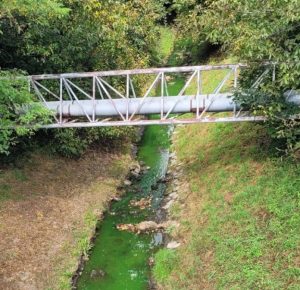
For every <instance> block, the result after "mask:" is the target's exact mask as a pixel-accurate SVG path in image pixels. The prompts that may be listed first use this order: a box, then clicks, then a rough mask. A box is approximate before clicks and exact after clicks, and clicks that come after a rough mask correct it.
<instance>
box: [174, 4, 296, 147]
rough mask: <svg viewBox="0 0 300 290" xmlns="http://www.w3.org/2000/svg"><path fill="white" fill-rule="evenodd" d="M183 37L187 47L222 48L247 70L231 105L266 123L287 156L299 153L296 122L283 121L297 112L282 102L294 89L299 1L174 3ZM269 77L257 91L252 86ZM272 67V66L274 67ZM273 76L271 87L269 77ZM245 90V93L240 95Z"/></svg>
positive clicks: (270, 78)
mask: <svg viewBox="0 0 300 290" xmlns="http://www.w3.org/2000/svg"><path fill="white" fill-rule="evenodd" d="M173 2H174V6H173V7H174V8H175V9H177V11H178V13H179V17H178V20H177V23H178V26H179V28H180V31H181V32H182V35H184V37H185V38H186V35H187V36H188V37H187V38H188V39H190V42H192V43H201V42H203V41H208V42H210V43H212V44H214V45H217V46H221V47H222V49H223V50H224V51H226V53H230V54H232V55H233V56H234V57H235V58H236V59H237V61H239V62H246V63H248V64H249V65H250V69H248V70H247V71H245V72H244V73H243V74H242V81H241V89H242V90H241V92H238V93H237V96H236V99H237V100H238V101H240V102H241V103H242V104H243V105H244V106H247V107H248V108H249V109H250V110H252V111H253V112H254V113H255V114H260V115H266V116H267V117H269V120H270V122H268V124H267V125H268V126H269V129H270V130H269V132H270V133H271V135H272V136H273V137H276V138H278V139H280V140H282V141H284V142H285V145H286V147H285V148H286V150H287V152H288V153H296V152H297V151H298V149H299V141H300V139H299V121H297V120H288V117H289V116H290V115H295V114H297V113H299V112H298V110H295V108H291V107H290V106H288V105H287V104H286V102H285V97H284V93H285V92H287V91H289V90H291V89H294V90H296V89H299V85H300V83H299V75H300V72H299V67H300V66H299V65H300V58H299V53H300V45H299V23H300V16H299V13H298V11H299V9H300V4H299V1H275V0H274V1H273V0H270V1H267V2H266V1H259V0H254V1H229V0H203V1H199V0H174V1H173ZM266 61H267V62H271V65H270V67H269V69H270V71H271V73H269V74H268V76H267V77H265V78H264V80H263V82H262V84H261V85H260V86H258V87H257V88H253V89H251V90H249V88H250V87H251V85H252V84H253V82H254V80H255V79H257V77H258V76H259V75H261V73H262V72H263V71H264V70H265V69H266V68H268V67H267V66H262V63H264V62H266ZM273 64H275V66H273ZM273 70H274V73H275V76H276V78H275V81H274V80H273V78H272V71H273ZM246 88H248V90H245V89H246Z"/></svg>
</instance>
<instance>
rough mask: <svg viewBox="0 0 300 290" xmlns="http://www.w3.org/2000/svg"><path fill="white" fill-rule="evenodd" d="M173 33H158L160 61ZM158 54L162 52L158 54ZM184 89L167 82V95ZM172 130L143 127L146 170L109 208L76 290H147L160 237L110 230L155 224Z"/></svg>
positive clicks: (168, 49)
mask: <svg viewBox="0 0 300 290" xmlns="http://www.w3.org/2000/svg"><path fill="white" fill-rule="evenodd" d="M173 45H174V35H173V31H172V30H170V29H167V28H164V29H163V30H162V39H161V45H160V46H159V47H160V49H162V51H164V54H165V56H164V58H167V57H169V56H170V54H171V53H172V51H173ZM163 48H164V49H163ZM183 84H184V79H183V78H178V77H177V76H173V77H172V82H169V94H170V95H176V94H178V92H179V91H180V90H181V88H182V86H183ZM171 131H172V128H171V127H166V126H148V127H146V128H145V131H144V134H143V137H142V140H141V143H140V144H139V150H138V156H137V158H138V160H139V161H140V162H143V163H144V164H145V165H146V166H149V167H150V170H149V171H147V172H146V173H145V174H143V175H142V177H141V179H140V180H139V181H136V182H134V183H133V185H132V186H131V187H130V188H129V190H128V191H127V192H126V194H125V195H124V196H123V198H122V200H120V201H118V202H114V203H113V204H112V205H111V208H110V210H109V211H108V212H107V214H106V215H105V217H104V220H103V221H102V222H101V226H100V228H99V230H98V232H97V236H96V239H95V244H94V247H93V249H92V252H91V255H90V258H89V260H88V262H87V263H86V265H85V267H84V271H83V273H82V275H81V276H80V278H79V280H78V283H77V288H78V289H79V290H83V289H87V290H93V289H95V290H96V289H97V290H146V289H147V288H148V286H149V280H150V276H151V269H150V266H149V264H148V261H149V258H150V257H151V256H152V255H153V254H154V252H155V251H156V250H157V249H158V247H159V246H160V245H161V244H162V242H163V235H162V233H153V234H140V235H137V234H133V233H130V232H121V231H118V230H117V229H116V225H117V224H127V223H132V224H134V223H139V222H141V221H145V220H155V219H157V218H160V217H159V215H160V214H161V210H160V209H159V206H160V203H161V201H162V199H163V194H164V191H165V189H166V185H165V183H162V182H159V181H160V180H161V179H162V178H163V177H164V175H165V174H166V171H167V166H168V160H169V145H170V134H171ZM147 196H152V204H151V207H150V208H148V209H144V210H140V209H138V208H134V207H132V206H130V201H131V200H139V199H141V198H143V197H147ZM93 270H96V271H99V270H101V271H104V272H105V274H104V276H103V277H94V278H92V277H91V273H92V271H93Z"/></svg>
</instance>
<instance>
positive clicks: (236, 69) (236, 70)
mask: <svg viewBox="0 0 300 290" xmlns="http://www.w3.org/2000/svg"><path fill="white" fill-rule="evenodd" d="M237 85H238V66H236V67H235V68H234V83H233V88H234V90H236V89H237ZM233 115H234V117H236V103H235V102H234V105H233Z"/></svg>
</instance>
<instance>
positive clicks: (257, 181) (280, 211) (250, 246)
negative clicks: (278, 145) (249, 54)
mask: <svg viewBox="0 0 300 290" xmlns="http://www.w3.org/2000/svg"><path fill="white" fill-rule="evenodd" d="M203 136H205V138H203ZM174 139H175V142H174V150H175V151H176V152H177V154H178V158H179V162H180V163H182V164H183V165H182V169H183V171H184V173H185V174H184V177H183V178H182V179H181V180H180V182H181V185H180V191H179V193H180V200H181V201H182V202H184V204H185V205H186V206H185V207H180V206H177V205H176V210H175V211H172V212H173V214H174V218H177V219H178V220H180V223H181V227H180V230H179V232H177V233H175V236H176V237H177V238H181V239H184V241H185V243H184V246H183V247H182V248H180V249H179V250H178V252H176V257H174V253H173V252H171V251H170V250H162V252H159V253H158V254H157V259H156V262H157V264H156V266H155V268H154V275H155V277H156V279H157V280H158V281H159V282H160V283H161V285H162V288H163V289H172V290H176V289H241V288H242V289H297V287H298V285H299V281H300V280H299V279H300V272H299V264H298V262H297V261H298V259H299V239H300V235H299V233H300V228H299V225H300V215H299V212H300V211H299V210H300V209H299V194H298V192H299V186H300V183H299V178H298V177H297V176H298V175H299V168H298V166H297V165H295V164H292V163H289V162H284V163H283V162H280V161H278V160H276V159H273V158H272V156H271V155H270V153H269V151H268V149H266V143H269V140H268V139H267V138H266V137H265V130H264V129H263V127H262V126H261V125H253V124H213V125H203V126H201V127H199V126H198V125H193V126H189V127H184V128H178V130H177V135H176V137H175V138H174ZM262 144H263V146H262ZM262 148H264V149H262ZM169 256H170V257H171V261H172V262H171V263H169V262H168V261H166V259H165V257H169ZM168 259H169V258H168ZM168 259H167V260H168Z"/></svg>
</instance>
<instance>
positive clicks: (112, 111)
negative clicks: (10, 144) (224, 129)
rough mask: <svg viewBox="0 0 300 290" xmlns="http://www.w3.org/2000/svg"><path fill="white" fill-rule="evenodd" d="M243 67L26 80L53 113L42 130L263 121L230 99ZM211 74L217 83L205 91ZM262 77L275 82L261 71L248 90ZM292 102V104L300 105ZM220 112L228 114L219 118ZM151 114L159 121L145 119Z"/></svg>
mask: <svg viewBox="0 0 300 290" xmlns="http://www.w3.org/2000/svg"><path fill="white" fill-rule="evenodd" d="M246 67H247V66H246V65H243V64H234V65H202V66H184V67H169V68H150V69H133V70H117V71H100V72H89V73H65V74H49V75H33V76H29V77H28V79H29V83H30V90H31V92H32V93H34V94H35V95H36V96H37V98H38V99H39V100H40V102H41V103H42V104H43V105H44V106H45V107H46V108H48V109H49V110H51V111H52V112H53V122H52V124H45V125H42V127H43V128H67V127H69V128H70V127H99V126H128V125H129V126H130V125H138V126H141V125H153V124H192V123H207V122H240V121H262V120H264V119H265V118H264V117H260V116H252V115H250V114H249V113H248V112H245V111H244V110H243V108H241V107H240V105H239V104H237V103H235V102H234V100H233V91H234V90H235V89H236V88H237V87H238V76H239V73H240V70H241V69H244V68H246ZM213 74H215V75H213ZM216 74H217V75H218V77H219V78H220V80H219V83H218V85H217V86H216V87H215V88H209V87H210V86H211V82H210V79H211V78H214V80H215V79H216ZM265 77H272V78H273V79H274V78H275V70H272V66H271V67H270V66H266V68H265V69H264V70H263V73H262V74H261V75H260V76H259V77H258V79H257V80H255V81H254V82H253V87H256V86H258V85H259V84H260V83H261V82H262V80H263V79H264V78H265ZM178 79H180V80H181V83H183V84H182V87H181V89H179V90H178V92H176V94H174V93H169V92H173V91H174V89H172V86H174V83H175V82H176V81H177V80H178ZM145 87H146V88H145ZM137 88H139V89H137ZM140 88H143V90H141V89H140ZM141 91H143V93H142V92H141ZM297 97H299V98H298V99H300V96H297ZM294 99H295V98H294ZM298 99H297V100H298ZM297 100H296V101H295V100H292V101H293V102H296V103H297V104H298V105H299V102H298V101H297ZM220 112H227V114H222V115H221V116H218V115H217V114H216V113H220ZM187 113H189V114H187ZM152 114H157V115H158V116H159V117H158V118H156V119H147V118H145V116H146V115H152Z"/></svg>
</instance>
